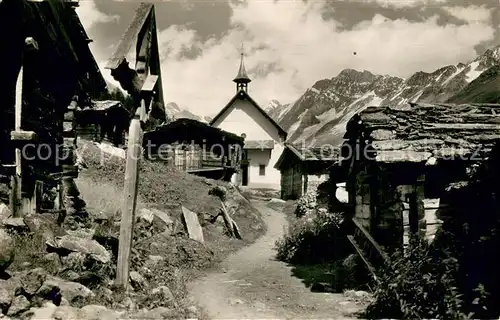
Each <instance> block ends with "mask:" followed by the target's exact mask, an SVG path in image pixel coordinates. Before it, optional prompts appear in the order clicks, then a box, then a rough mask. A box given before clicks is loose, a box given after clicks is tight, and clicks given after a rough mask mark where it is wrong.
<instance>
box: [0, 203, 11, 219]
mask: <svg viewBox="0 0 500 320" xmlns="http://www.w3.org/2000/svg"><path fill="white" fill-rule="evenodd" d="M10 217H12V211H10V208H9V206H8V205H6V204H5V203H3V202H2V203H0V222H1V221H5V219H8V218H10Z"/></svg>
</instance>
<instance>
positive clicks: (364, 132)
mask: <svg viewBox="0 0 500 320" xmlns="http://www.w3.org/2000/svg"><path fill="white" fill-rule="evenodd" d="M356 137H363V139H366V140H368V141H369V142H370V143H371V146H372V147H373V150H374V151H375V153H376V158H375V160H376V161H377V162H429V164H432V162H435V161H436V160H439V159H454V158H457V159H462V160H481V158H484V156H485V155H487V154H488V153H489V152H490V151H491V148H492V147H493V146H494V145H495V142H496V141H497V140H499V139H500V104H426V103H410V104H409V105H406V106H402V107H370V108H368V109H366V110H364V111H363V112H361V113H359V114H358V115H356V116H354V117H353V118H352V119H351V120H350V121H349V123H348V124H347V132H346V135H345V136H344V138H346V139H351V138H356ZM473 157H477V159H474V158H473Z"/></svg>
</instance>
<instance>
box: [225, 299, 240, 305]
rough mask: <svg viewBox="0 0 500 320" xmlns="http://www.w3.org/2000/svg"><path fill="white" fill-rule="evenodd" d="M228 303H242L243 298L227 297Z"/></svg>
mask: <svg viewBox="0 0 500 320" xmlns="http://www.w3.org/2000/svg"><path fill="white" fill-rule="evenodd" d="M228 303H229V304H230V305H232V306H234V305H237V304H243V300H241V299H237V298H229V300H228Z"/></svg>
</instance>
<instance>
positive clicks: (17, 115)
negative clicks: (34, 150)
mask: <svg viewBox="0 0 500 320" xmlns="http://www.w3.org/2000/svg"><path fill="white" fill-rule="evenodd" d="M23 70H24V69H23V66H22V65H21V70H20V71H19V76H18V77H17V82H16V104H15V111H14V121H15V122H14V130H15V131H21V116H22V108H23V73H24V72H23ZM15 159H16V160H15V161H16V173H15V175H14V179H12V180H11V189H12V190H11V192H12V193H13V197H11V200H12V204H11V209H12V215H13V216H14V217H20V216H21V215H22V214H23V213H22V212H21V211H20V209H21V204H22V169H21V168H22V167H21V161H22V159H21V149H20V148H16V150H15Z"/></svg>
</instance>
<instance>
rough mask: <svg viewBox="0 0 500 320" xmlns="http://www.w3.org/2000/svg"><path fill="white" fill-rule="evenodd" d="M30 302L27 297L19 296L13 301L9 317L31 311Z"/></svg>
mask: <svg viewBox="0 0 500 320" xmlns="http://www.w3.org/2000/svg"><path fill="white" fill-rule="evenodd" d="M29 308H30V302H29V300H28V299H27V298H26V297H25V296H17V297H15V298H14V300H12V305H11V306H10V308H9V311H8V312H7V315H8V316H16V315H18V314H20V313H23V312H24V311H27V310H29Z"/></svg>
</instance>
